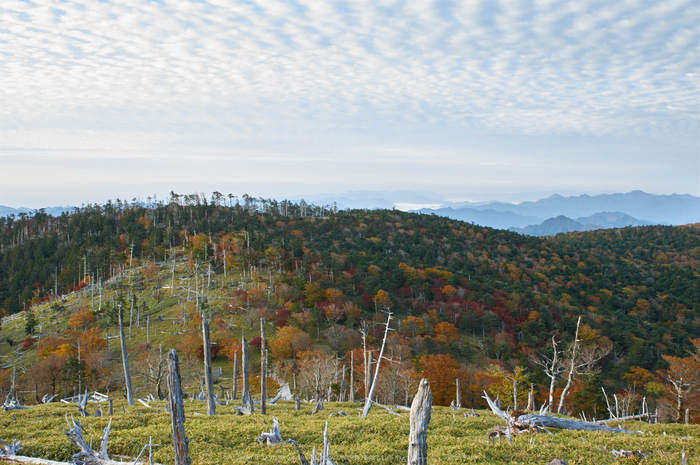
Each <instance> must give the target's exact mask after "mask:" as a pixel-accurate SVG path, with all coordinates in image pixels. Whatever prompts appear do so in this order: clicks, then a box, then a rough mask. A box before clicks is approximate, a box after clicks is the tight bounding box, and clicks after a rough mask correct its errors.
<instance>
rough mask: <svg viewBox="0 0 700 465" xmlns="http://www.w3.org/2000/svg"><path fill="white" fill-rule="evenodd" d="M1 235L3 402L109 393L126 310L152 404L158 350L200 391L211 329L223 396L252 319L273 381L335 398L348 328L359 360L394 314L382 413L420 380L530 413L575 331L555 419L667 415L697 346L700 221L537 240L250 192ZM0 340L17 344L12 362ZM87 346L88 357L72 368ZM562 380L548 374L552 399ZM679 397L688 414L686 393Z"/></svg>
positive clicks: (430, 218) (39, 224)
mask: <svg viewBox="0 0 700 465" xmlns="http://www.w3.org/2000/svg"><path fill="white" fill-rule="evenodd" d="M1 226H2V227H1V228H0V242H1V243H2V268H1V269H0V270H1V273H2V274H1V279H0V286H1V287H0V292H1V293H2V294H1V299H2V300H0V301H1V302H3V310H4V311H5V312H6V313H7V314H8V315H9V317H10V321H8V320H5V322H4V324H3V329H2V333H0V334H1V335H0V338H2V339H0V341H5V342H2V345H1V346H0V347H1V349H0V355H1V356H2V357H3V358H2V359H0V360H2V362H1V363H2V364H3V367H5V370H4V371H3V372H2V377H1V378H0V389H8V383H9V382H10V381H9V379H10V378H11V371H12V370H11V368H13V367H21V370H20V372H21V375H22V380H23V382H24V383H26V386H27V388H28V387H30V386H34V387H37V386H41V389H39V388H38V387H37V390H40V391H41V392H39V393H38V395H39V396H41V395H43V393H45V392H47V391H51V390H54V391H56V390H59V392H61V394H62V395H63V394H65V390H68V391H70V393H72V390H73V389H77V387H78V386H77V385H78V384H82V383H88V384H89V386H91V388H92V387H94V388H100V389H105V388H107V389H111V390H114V389H120V381H119V370H118V369H116V365H117V360H118V359H117V357H118V351H117V349H116V340H115V339H113V337H114V335H115V334H116V326H115V324H116V318H115V309H116V307H117V306H118V305H119V304H120V303H121V305H122V307H123V308H125V309H127V308H128V309H129V316H130V311H131V310H130V309H131V308H132V305H133V308H134V316H133V320H132V319H131V318H130V321H131V327H132V329H131V333H132V334H131V341H130V348H131V350H132V353H133V354H134V356H135V357H138V358H140V359H141V363H142V366H141V370H142V371H143V372H144V374H143V376H141V377H140V378H139V381H138V382H139V386H138V389H139V390H140V391H141V392H142V393H144V395H145V393H147V392H151V393H154V392H156V391H157V381H156V380H152V379H149V378H148V376H147V375H146V374H145V373H146V372H147V371H148V370H151V369H153V367H154V366H155V365H157V363H156V364H155V365H154V362H153V359H155V360H157V359H158V353H159V349H158V347H159V346H160V345H163V346H164V347H165V348H169V347H177V348H178V350H180V351H181V353H183V354H185V355H186V356H187V357H188V358H187V360H188V362H187V367H191V368H192V373H188V375H187V381H189V385H190V389H191V392H192V393H194V392H196V391H197V390H198V389H199V381H198V375H197V374H196V371H197V370H198V368H197V367H198V366H199V365H198V363H199V362H197V357H198V354H199V356H201V348H200V347H199V344H201V342H200V341H201V329H200V328H199V327H198V324H199V321H201V320H200V319H199V318H200V315H201V314H207V315H209V316H210V317H211V318H212V320H213V321H214V327H215V329H213V340H214V341H215V342H217V347H218V349H217V350H218V352H217V354H218V355H217V354H214V355H215V364H216V366H217V367H219V368H221V375H220V378H221V379H220V383H222V386H225V387H230V386H231V384H232V382H231V380H230V377H231V375H232V371H231V365H230V362H229V360H232V359H233V353H234V352H235V350H237V349H238V348H239V345H238V344H239V342H238V341H239V339H240V336H241V331H242V330H243V329H245V331H246V333H247V336H248V340H251V339H252V340H253V344H255V343H256V341H255V336H257V335H258V334H259V321H260V319H261V318H262V319H264V320H265V321H266V322H267V328H269V329H266V333H267V337H268V338H269V339H270V341H271V342H270V345H271V347H270V350H271V358H272V361H271V373H272V375H273V378H274V379H273V380H272V381H274V383H271V385H272V386H275V385H276V383H277V382H280V383H281V382H288V383H290V384H293V382H294V378H295V377H296V378H297V381H298V384H299V386H298V389H299V390H300V392H301V393H302V394H303V393H304V390H311V391H314V390H318V389H324V390H327V389H328V388H329V387H330V389H331V390H333V392H334V394H333V395H336V396H338V395H340V393H341V381H340V379H341V376H342V375H341V366H342V365H343V364H344V365H346V366H349V365H350V360H349V354H350V352H351V351H352V352H353V356H354V360H355V365H354V366H353V370H354V372H355V381H356V382H357V390H356V392H357V395H358V396H361V395H363V389H364V386H363V382H362V380H363V379H364V375H363V368H362V359H363V352H362V342H361V332H360V331H359V330H358V329H361V328H362V325H363V324H364V325H365V327H366V328H368V330H367V331H366V335H367V343H368V347H369V348H370V349H372V348H375V347H376V345H377V344H378V343H379V342H380V341H381V338H382V337H383V330H382V327H381V326H380V323H381V322H383V321H385V320H386V316H385V313H384V312H385V311H386V310H387V309H389V308H390V309H391V310H392V312H393V313H394V318H395V320H394V321H395V323H394V324H392V329H394V330H395V331H393V332H392V335H391V337H390V339H389V344H388V345H389V351H390V358H391V360H392V363H391V364H386V365H385V367H384V369H383V371H382V378H381V384H380V386H384V387H383V388H382V391H381V393H380V399H381V400H382V401H387V402H392V401H393V402H400V403H406V402H407V401H408V399H409V398H410V395H411V393H412V389H413V386H414V385H415V384H414V383H415V378H416V376H418V373H420V374H421V376H428V377H432V379H431V383H433V384H434V385H435V386H436V390H437V391H438V392H439V395H436V396H435V401H436V403H438V404H442V405H447V404H449V403H450V401H451V400H452V399H453V397H454V379H455V378H460V379H462V380H463V381H462V391H463V393H462V395H463V398H464V399H465V405H469V404H471V405H474V406H477V407H478V406H482V405H483V400H482V399H481V398H480V394H479V392H480V390H481V389H483V388H487V389H489V390H491V391H492V392H496V393H499V392H501V393H505V394H504V395H505V396H506V397H507V396H508V395H510V394H507V393H508V392H512V387H509V386H510V384H511V381H509V380H508V379H509V378H508V377H509V376H512V374H513V373H515V374H517V377H516V378H517V384H518V385H519V387H520V391H519V396H521V397H522V396H524V399H525V400H526V398H527V390H528V388H529V386H530V384H531V383H532V385H534V386H535V387H536V389H535V392H534V394H535V396H536V400H537V404H538V405H539V404H541V403H542V402H543V401H544V400H545V399H546V396H547V390H548V388H549V384H550V383H549V378H548V376H547V373H546V371H545V369H544V368H543V366H542V365H540V364H538V363H536V362H537V361H540V362H542V361H543V360H545V359H546V357H547V356H551V354H552V345H551V339H552V336H554V338H555V340H556V341H557V343H558V344H559V350H562V349H566V348H568V347H570V346H571V344H572V340H573V335H574V333H575V331H576V328H577V321H578V318H579V317H581V322H582V323H581V330H582V333H581V334H582V337H581V339H582V343H581V344H583V345H584V346H585V348H586V350H587V351H588V353H589V354H599V355H600V356H599V357H598V359H597V360H595V361H593V362H592V363H591V366H590V367H589V368H590V369H591V370H590V371H586V372H585V373H582V374H581V375H580V376H577V377H576V379H575V384H574V386H573V393H572V394H571V398H570V399H569V400H568V401H567V406H566V407H567V411H570V412H572V413H575V412H579V411H586V412H588V413H593V412H595V411H597V412H599V413H600V412H603V411H606V404H605V399H604V397H603V395H602V392H601V389H600V387H602V386H606V389H607V390H608V392H609V393H614V392H620V393H622V392H627V393H629V396H630V397H629V402H630V404H629V405H628V407H627V408H628V409H629V410H630V411H634V410H635V409H638V408H640V407H641V405H640V404H639V402H641V396H643V395H645V396H646V397H647V400H646V402H650V400H649V399H652V401H653V402H654V404H655V407H659V408H660V409H661V411H663V412H666V413H665V414H664V415H665V418H666V419H674V418H678V414H679V413H678V412H677V411H674V408H675V407H674V404H673V402H674V401H675V398H674V397H673V394H672V393H671V392H670V391H669V392H665V391H663V389H664V387H663V386H664V383H667V382H668V381H667V379H668V375H667V373H669V372H672V371H673V369H674V366H673V363H674V360H675V359H679V360H681V359H682V360H685V359H686V358H687V356H688V354H689V351H691V352H692V351H694V350H695V346H694V345H693V343H692V340H693V339H694V338H699V337H700V287H699V284H698V283H699V282H700V280H699V279H698V277H699V275H698V273H699V271H700V229H698V227H697V225H695V226H678V227H671V226H644V227H626V228H622V229H608V230H602V231H589V232H577V233H571V234H567V235H558V236H556V237H551V238H536V237H528V236H522V235H519V234H517V233H514V232H509V231H502V230H496V229H491V228H485V227H480V226H476V225H474V224H470V223H465V222H461V221H456V220H452V219H449V218H444V217H438V216H435V215H421V214H417V213H406V212H401V211H397V210H375V211H366V210H350V211H337V210H336V209H334V208H333V207H332V206H313V205H306V204H305V203H299V204H296V203H291V202H286V201H285V202H276V201H268V200H264V199H260V200H257V199H252V198H250V197H246V198H245V203H244V204H237V205H233V206H231V205H228V206H227V205H226V204H225V202H224V199H221V198H219V199H212V201H211V202H209V201H208V200H207V199H203V198H200V197H199V196H176V195H173V196H172V198H171V199H170V201H169V202H168V203H162V204H158V205H155V206H151V207H148V208H147V207H144V206H141V205H127V204H122V203H117V204H112V203H108V204H106V205H101V206H98V205H95V206H87V207H84V208H82V209H77V210H76V211H75V212H74V213H72V214H71V215H63V216H61V217H59V218H54V217H51V216H50V215H45V214H37V215H34V216H31V217H28V218H26V219H20V220H18V221H11V222H9V221H5V222H4V223H3V224H2V225H1ZM61 296H62V297H61ZM24 309H26V310H24ZM19 312H22V313H19ZM30 315H33V317H31V316H30ZM30 318H34V320H35V321H34V322H33V323H32V324H29V323H28V321H29V320H30ZM144 319H146V321H150V323H151V326H150V327H149V328H148V331H147V330H146V328H145V326H146V323H145V322H144ZM32 326H33V328H32ZM39 326H41V328H39ZM32 329H33V332H32V331H30V330H32ZM25 330H27V331H26V332H27V333H31V334H24V333H25ZM127 331H128V329H127ZM86 335H89V337H88V336H86ZM147 336H148V339H149V340H148V341H146V338H147ZM27 337H31V338H32V339H33V340H29V341H25V338H27ZM8 338H9V339H11V340H12V342H13V343H18V342H19V343H20V346H19V347H21V346H22V345H26V346H27V347H26V348H25V349H24V350H20V349H19V348H18V346H17V345H13V346H12V347H10V345H9V344H8V343H7V339H8ZM39 339H40V340H39ZM101 340H102V341H106V342H108V343H107V344H106V345H105V344H103V343H101V342H99V341H101ZM78 342H81V346H80V348H79V347H78ZM86 347H91V348H90V349H87V350H86V353H89V354H91V358H90V360H89V361H88V360H86V359H83V358H80V359H79V357H86V355H85V353H82V352H81V354H80V355H79V354H78V351H79V350H81V351H82V350H83V348H86ZM254 347H255V345H254ZM256 350H257V349H253V350H252V354H253V357H254V363H253V366H254V371H255V372H256V373H257V372H258V371H259V367H255V363H258V362H257V360H258V358H257V357H258V354H259V351H258V352H256ZM198 351H199V352H198ZM99 354H102V355H100V356H99V357H98V355H99ZM50 355H55V356H56V357H59V358H60V357H64V358H62V359H58V358H56V357H54V358H53V359H51V358H50V357H49V356H50ZM321 355H323V356H329V357H331V358H329V359H328V361H329V362H328V363H330V361H332V360H336V356H337V357H338V359H337V360H339V361H338V362H334V366H333V369H332V370H331V372H332V373H331V375H329V376H330V378H329V379H327V380H325V381H323V383H325V384H324V385H323V386H320V385H319V384H318V383H316V384H314V383H313V382H312V381H309V380H305V379H304V377H303V375H304V369H305V368H304V367H305V364H307V365H308V364H309V363H311V362H310V360H312V359H313V357H321ZM375 355H376V352H375ZM591 356H593V355H591ZM149 357H151V358H149ZM49 359H50V360H53V361H56V362H57V363H58V362H59V361H63V363H64V364H68V365H62V366H61V367H60V370H59V371H57V375H56V377H55V379H54V380H53V381H51V380H47V379H46V378H45V377H42V376H39V375H40V374H44V373H46V367H47V365H46V364H47V363H48V362H46V360H49ZM149 360H150V361H149ZM314 360H315V359H314ZM40 363H43V364H44V365H42V367H43V368H42V369H41V370H39V369H38V368H34V367H39V366H40V365H39V364H40ZM70 363H73V364H74V365H72V366H73V368H72V369H71V368H66V366H68V367H70V366H71V365H70ZM57 369H58V368H57ZM188 369H189V368H188ZM37 370H38V371H37ZM71 370H72V371H71ZM509 373H510V375H509ZM227 377H228V378H229V381H226V378H227ZM348 377H349V375H348ZM640 380H641V381H640ZM564 381H565V380H564V379H563V377H561V376H560V377H559V378H558V379H557V382H556V383H555V388H556V393H555V395H559V393H560V392H561V390H562V389H563V387H564ZM642 381H643V383H642ZM52 383H53V384H52ZM639 383H642V384H639ZM649 383H652V384H649ZM654 383H655V384H654ZM388 386H392V387H388ZM499 386H501V387H499ZM630 388H634V392H632V391H631V389H630ZM25 389H26V388H25ZM659 389H660V390H659ZM29 391H31V389H29ZM324 392H325V391H324ZM626 395H627V394H626ZM27 397H31V396H29V395H27ZM525 400H523V402H524V401H525ZM684 402H686V404H687V405H695V404H693V402H695V400H694V398H692V397H690V396H688V397H687V398H684ZM676 410H677V409H676ZM696 412H697V411H696V410H695V407H693V411H692V418H693V419H695V418H697V417H696ZM681 414H682V412H681Z"/></svg>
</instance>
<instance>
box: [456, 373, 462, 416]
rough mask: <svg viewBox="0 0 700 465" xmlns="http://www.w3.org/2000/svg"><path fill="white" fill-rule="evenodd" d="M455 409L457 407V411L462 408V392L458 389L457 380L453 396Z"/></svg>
mask: <svg viewBox="0 0 700 465" xmlns="http://www.w3.org/2000/svg"><path fill="white" fill-rule="evenodd" d="M455 407H457V409H461V408H462V390H461V389H460V387H459V378H457V393H456V396H455Z"/></svg>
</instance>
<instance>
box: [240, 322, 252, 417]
mask: <svg viewBox="0 0 700 465" xmlns="http://www.w3.org/2000/svg"><path fill="white" fill-rule="evenodd" d="M241 349H242V351H243V357H242V359H243V360H242V361H241V362H242V364H243V370H242V371H243V395H242V396H241V397H242V401H243V404H242V405H243V407H244V408H247V409H248V410H250V413H253V412H254V411H255V407H254V406H253V398H252V397H251V395H250V370H249V369H248V341H246V340H245V334H244V335H243V337H242V338H241Z"/></svg>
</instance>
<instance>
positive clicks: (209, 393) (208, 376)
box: [202, 315, 216, 415]
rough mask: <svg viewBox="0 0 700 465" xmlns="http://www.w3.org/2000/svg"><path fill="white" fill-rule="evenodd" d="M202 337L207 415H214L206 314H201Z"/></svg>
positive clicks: (214, 407)
mask: <svg viewBox="0 0 700 465" xmlns="http://www.w3.org/2000/svg"><path fill="white" fill-rule="evenodd" d="M202 339H203V342H204V383H205V385H206V389H207V415H215V414H216V402H214V379H213V377H212V374H211V344H210V343H209V322H208V321H207V316H206V315H202Z"/></svg>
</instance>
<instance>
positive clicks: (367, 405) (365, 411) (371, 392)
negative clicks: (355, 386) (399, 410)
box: [362, 310, 392, 418]
mask: <svg viewBox="0 0 700 465" xmlns="http://www.w3.org/2000/svg"><path fill="white" fill-rule="evenodd" d="M391 315H392V313H391V311H390V310H389V311H388V312H387V317H386V323H384V324H385V326H386V327H385V329H384V339H383V340H382V348H381V349H380V350H379V358H377V367H376V368H375V370H374V378H373V379H372V386H371V387H370V389H369V394H368V395H367V397H366V399H365V407H364V409H363V410H362V418H366V417H367V415H368V414H369V411H370V409H371V408H372V398H373V396H374V390H375V389H376V387H377V377H378V376H379V366H380V365H381V362H382V357H383V355H384V347H386V338H387V336H388V335H389V331H391V328H390V327H389V323H390V322H391Z"/></svg>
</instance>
